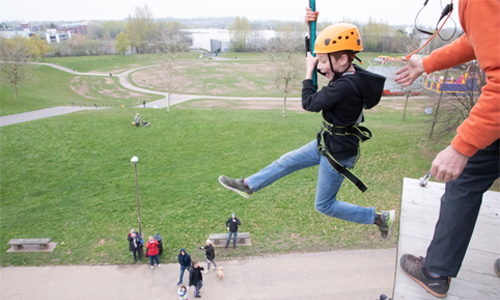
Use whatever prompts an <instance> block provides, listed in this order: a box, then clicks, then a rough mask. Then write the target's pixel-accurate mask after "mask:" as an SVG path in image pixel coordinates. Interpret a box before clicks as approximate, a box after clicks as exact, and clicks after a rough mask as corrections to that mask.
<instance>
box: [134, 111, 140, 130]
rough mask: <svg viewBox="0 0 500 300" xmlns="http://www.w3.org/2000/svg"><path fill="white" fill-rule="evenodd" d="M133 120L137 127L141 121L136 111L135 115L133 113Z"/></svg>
mask: <svg viewBox="0 0 500 300" xmlns="http://www.w3.org/2000/svg"><path fill="white" fill-rule="evenodd" d="M134 122H135V126H136V127H139V124H140V123H141V117H139V113H137V115H135V118H134Z"/></svg>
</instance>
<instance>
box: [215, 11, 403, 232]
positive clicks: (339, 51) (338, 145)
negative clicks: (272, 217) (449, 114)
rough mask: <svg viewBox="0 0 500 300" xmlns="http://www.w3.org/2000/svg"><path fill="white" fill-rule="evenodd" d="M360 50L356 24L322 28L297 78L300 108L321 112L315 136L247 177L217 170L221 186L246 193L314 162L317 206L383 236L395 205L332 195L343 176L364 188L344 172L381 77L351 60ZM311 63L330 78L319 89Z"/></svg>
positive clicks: (354, 152) (355, 150) (377, 93)
mask: <svg viewBox="0 0 500 300" xmlns="http://www.w3.org/2000/svg"><path fill="white" fill-rule="evenodd" d="M317 16H318V13H317V12H312V11H311V10H310V9H307V11H306V17H305V20H306V22H310V21H315V20H316V18H317ZM361 50H363V48H362V44H361V36H360V35H359V31H358V29H357V27H356V26H354V25H352V24H345V23H341V24H335V25H331V26H329V27H327V28H326V29H324V30H323V31H322V32H321V33H320V34H319V36H318V38H317V39H316V43H315V46H314V53H315V54H317V57H314V56H312V55H311V53H307V57H306V70H307V73H306V79H305V80H304V81H303V83H302V85H303V88H302V107H303V108H304V109H305V110H307V111H311V112H322V115H323V129H322V130H321V131H320V132H319V133H318V135H317V138H316V139H315V140H313V141H311V142H310V143H308V144H306V145H304V146H303V147H302V148H299V149H296V150H294V151H291V152H289V153H287V154H285V155H283V156H282V157H280V158H279V159H278V160H276V161H274V162H273V163H272V164H270V165H269V166H267V167H265V168H264V169H262V170H260V171H259V172H258V173H256V174H254V175H252V176H250V177H248V178H243V177H241V178H239V179H237V178H229V177H227V176H224V175H222V176H220V177H219V182H220V183H221V184H222V185H223V186H224V187H225V188H227V189H229V190H232V191H235V192H237V193H238V194H240V195H242V196H243V197H245V198H251V197H252V194H253V193H254V192H257V191H259V190H261V189H263V188H264V187H266V186H268V185H270V184H271V183H273V182H275V181H277V180H278V179H280V178H282V177H284V176H286V175H288V174H290V173H292V172H295V171H297V170H300V169H304V168H308V167H312V166H316V165H319V169H318V183H317V189H316V200H315V207H316V209H317V210H318V211H319V212H320V213H323V214H326V215H328V216H330V217H334V218H338V219H342V220H346V221H351V222H356V223H362V224H376V225H377V226H378V228H379V230H380V232H381V235H382V237H383V238H388V237H389V236H390V234H391V231H392V227H393V225H394V219H395V211H394V210H391V211H382V212H376V211H375V207H367V208H365V207H361V206H357V205H353V204H350V203H346V202H343V201H339V200H338V199H337V192H338V190H339V189H340V186H341V184H342V181H343V180H344V176H346V177H347V178H348V179H350V180H351V181H353V182H354V183H355V184H356V185H357V186H358V187H359V188H360V189H361V190H362V191H363V187H364V185H363V184H362V183H361V182H360V181H359V179H357V178H356V177H355V176H354V175H353V174H352V173H350V171H349V169H352V168H353V167H354V165H355V163H356V160H357V157H358V148H359V141H360V140H361V141H364V140H366V139H368V138H369V137H371V133H370V132H369V131H368V130H367V129H366V128H364V127H362V126H358V124H359V123H360V122H362V121H363V114H362V111H363V108H372V107H373V106H375V105H376V104H378V102H379V101H380V98H381V97H382V92H383V88H384V82H385V77H382V76H379V75H376V74H373V73H370V72H368V71H365V70H363V69H362V68H360V67H358V66H356V65H353V64H352V61H353V59H354V58H355V55H356V54H357V53H358V52H360V51H361ZM315 67H317V69H318V72H320V73H321V74H324V75H325V76H326V77H327V78H328V80H329V81H330V82H329V83H328V85H327V86H325V87H323V89H321V90H320V91H316V87H315V86H314V84H313V81H312V74H313V72H314V68H315ZM366 132H368V134H366ZM367 135H369V137H368V138H367ZM364 189H366V187H364Z"/></svg>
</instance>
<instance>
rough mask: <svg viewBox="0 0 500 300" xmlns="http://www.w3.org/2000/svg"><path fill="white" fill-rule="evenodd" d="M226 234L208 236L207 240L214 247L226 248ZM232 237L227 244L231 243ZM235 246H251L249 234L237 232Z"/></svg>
mask: <svg viewBox="0 0 500 300" xmlns="http://www.w3.org/2000/svg"><path fill="white" fill-rule="evenodd" d="M227 235H228V233H214V234H210V235H209V236H208V239H209V240H211V241H212V242H213V245H214V247H224V246H226V241H227ZM233 238H234V236H232V237H231V241H229V244H230V245H231V244H232V243H233V242H232V241H233ZM236 246H252V241H251V240H250V232H238V237H237V239H236Z"/></svg>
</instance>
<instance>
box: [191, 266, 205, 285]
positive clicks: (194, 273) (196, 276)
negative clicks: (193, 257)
mask: <svg viewBox="0 0 500 300" xmlns="http://www.w3.org/2000/svg"><path fill="white" fill-rule="evenodd" d="M203 270H204V269H203V267H199V268H195V267H193V266H191V267H189V285H196V284H197V283H198V281H200V280H203V276H202V275H201V271H203Z"/></svg>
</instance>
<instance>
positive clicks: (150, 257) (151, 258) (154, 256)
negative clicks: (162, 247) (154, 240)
mask: <svg viewBox="0 0 500 300" xmlns="http://www.w3.org/2000/svg"><path fill="white" fill-rule="evenodd" d="M153 259H154V260H156V264H157V265H159V264H160V254H156V255H150V256H149V262H150V263H151V266H154V262H153Z"/></svg>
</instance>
